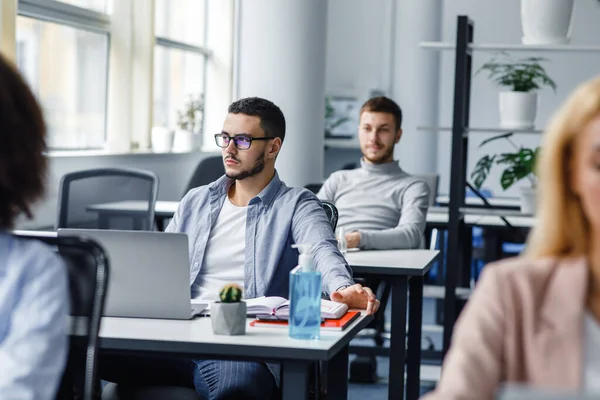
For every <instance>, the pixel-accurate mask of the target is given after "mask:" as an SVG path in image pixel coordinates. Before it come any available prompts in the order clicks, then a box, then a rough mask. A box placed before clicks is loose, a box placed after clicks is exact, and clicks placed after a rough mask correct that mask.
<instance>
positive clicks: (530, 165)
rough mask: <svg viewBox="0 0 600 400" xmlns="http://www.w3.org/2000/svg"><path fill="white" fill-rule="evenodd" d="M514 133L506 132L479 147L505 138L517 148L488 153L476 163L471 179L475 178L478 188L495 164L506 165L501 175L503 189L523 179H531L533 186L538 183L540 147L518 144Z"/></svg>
mask: <svg viewBox="0 0 600 400" xmlns="http://www.w3.org/2000/svg"><path fill="white" fill-rule="evenodd" d="M512 135H513V132H509V133H504V134H501V135H497V136H494V137H491V138H489V139H487V140H484V141H483V142H481V144H480V145H479V147H482V146H484V145H486V144H488V143H490V142H494V141H496V140H501V139H504V140H507V141H508V142H509V143H510V144H511V145H512V146H513V147H514V148H515V151H514V152H512V153H500V154H492V155H489V154H488V155H485V156H483V157H481V158H480V159H479V160H478V161H477V164H476V165H475V170H474V171H473V172H472V173H471V179H473V184H474V185H475V187H476V188H478V189H480V188H481V185H483V182H485V180H486V178H487V177H488V175H489V173H490V170H491V169H492V166H493V165H494V164H496V165H502V166H504V167H505V169H504V171H503V172H502V176H501V177H500V184H501V185H502V189H504V190H506V189H508V188H509V187H511V186H512V185H513V184H515V183H516V182H518V181H520V180H522V179H527V180H529V182H530V183H531V186H532V187H535V185H536V183H537V177H536V175H535V163H536V160H537V158H538V156H539V152H540V147H539V146H538V147H536V148H534V149H530V148H526V147H522V146H517V145H516V144H515V143H514V142H513V141H512V140H511V139H510V137H511V136H512Z"/></svg>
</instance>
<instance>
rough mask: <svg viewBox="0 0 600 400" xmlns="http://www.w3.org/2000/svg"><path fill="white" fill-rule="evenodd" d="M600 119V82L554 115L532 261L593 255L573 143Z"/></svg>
mask: <svg viewBox="0 0 600 400" xmlns="http://www.w3.org/2000/svg"><path fill="white" fill-rule="evenodd" d="M598 115H600V77H598V78H595V79H593V80H590V81H588V82H586V83H583V84H582V85H580V86H579V87H578V88H577V89H575V91H574V92H573V93H572V94H571V96H570V97H569V98H568V99H567V101H566V102H565V103H564V104H563V106H562V107H561V109H560V110H559V111H558V112H557V113H556V114H555V115H554V117H553V118H552V121H551V122H550V124H549V125H548V128H547V130H546V133H545V135H544V137H543V140H542V146H541V147H542V149H541V154H540V158H539V159H538V161H537V166H536V172H537V176H538V182H539V185H538V189H537V193H538V194H537V210H538V212H537V218H536V223H535V226H534V228H533V230H532V231H531V234H530V236H529V239H528V241H527V250H526V255H527V256H531V257H534V258H540V257H549V256H554V257H556V256H559V257H560V256H579V255H585V254H587V252H588V250H589V240H590V232H589V224H588V221H587V219H586V217H585V214H584V212H583V209H582V206H581V202H580V200H579V198H578V196H577V195H576V194H575V192H574V191H573V188H572V186H571V176H570V175H571V172H570V170H571V164H572V158H573V156H574V154H573V145H574V142H575V138H576V136H577V135H578V134H580V133H581V132H582V131H583V130H584V129H585V128H586V127H587V125H588V124H589V123H590V122H591V120H592V119H594V118H595V117H596V116H598Z"/></svg>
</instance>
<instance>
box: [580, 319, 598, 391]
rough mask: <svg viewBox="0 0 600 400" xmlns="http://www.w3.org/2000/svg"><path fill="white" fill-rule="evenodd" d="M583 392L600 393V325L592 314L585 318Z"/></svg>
mask: <svg viewBox="0 0 600 400" xmlns="http://www.w3.org/2000/svg"><path fill="white" fill-rule="evenodd" d="M583 335H584V338H585V342H584V347H583V348H584V351H583V354H584V355H583V390H584V391H585V392H586V393H600V324H599V323H598V321H597V320H596V318H595V317H594V315H593V314H592V313H590V312H589V311H586V312H585V313H584V317H583Z"/></svg>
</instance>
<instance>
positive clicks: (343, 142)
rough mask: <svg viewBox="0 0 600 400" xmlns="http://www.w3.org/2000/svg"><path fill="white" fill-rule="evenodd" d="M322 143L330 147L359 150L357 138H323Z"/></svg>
mask: <svg viewBox="0 0 600 400" xmlns="http://www.w3.org/2000/svg"><path fill="white" fill-rule="evenodd" d="M323 145H324V146H325V147H329V148H332V149H352V150H360V144H359V143H358V139H325V142H324V143H323Z"/></svg>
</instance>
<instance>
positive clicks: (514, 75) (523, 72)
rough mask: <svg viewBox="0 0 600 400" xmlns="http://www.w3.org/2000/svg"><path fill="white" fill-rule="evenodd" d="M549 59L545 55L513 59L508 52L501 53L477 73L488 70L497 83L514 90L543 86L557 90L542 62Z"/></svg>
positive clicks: (521, 90) (526, 89)
mask: <svg viewBox="0 0 600 400" xmlns="http://www.w3.org/2000/svg"><path fill="white" fill-rule="evenodd" d="M544 61H548V60H547V59H545V58H543V57H528V58H523V59H520V60H512V59H510V57H509V56H508V54H507V53H504V52H502V53H500V54H499V55H497V56H495V57H494V58H492V59H491V60H490V61H488V62H486V63H485V64H483V65H482V66H481V68H479V70H478V71H477V73H479V72H481V71H488V74H489V75H488V77H489V78H490V79H491V80H492V81H493V82H494V83H496V84H497V85H499V86H505V87H509V88H511V90H512V91H514V92H530V91H532V90H536V89H539V88H540V87H542V86H549V87H551V88H552V89H553V90H555V91H556V83H555V82H554V81H553V80H552V78H550V76H548V73H547V72H546V70H545V69H544V67H542V65H541V64H540V63H541V62H544Z"/></svg>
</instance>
